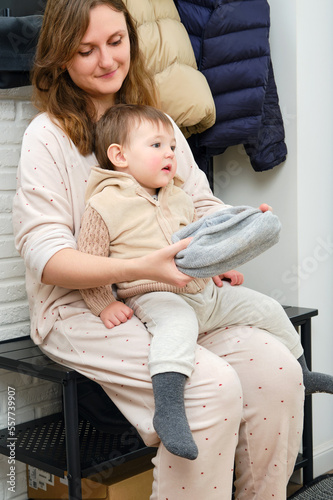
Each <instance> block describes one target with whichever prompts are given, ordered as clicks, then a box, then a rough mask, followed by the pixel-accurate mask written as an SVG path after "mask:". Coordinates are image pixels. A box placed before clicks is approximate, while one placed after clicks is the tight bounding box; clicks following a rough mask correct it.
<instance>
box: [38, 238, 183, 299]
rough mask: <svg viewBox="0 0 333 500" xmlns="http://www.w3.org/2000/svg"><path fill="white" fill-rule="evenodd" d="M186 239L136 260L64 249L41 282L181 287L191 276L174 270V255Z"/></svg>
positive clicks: (71, 285)
mask: <svg viewBox="0 0 333 500" xmlns="http://www.w3.org/2000/svg"><path fill="white" fill-rule="evenodd" d="M190 240H191V239H190V238H186V239H185V240H181V241H179V242H177V243H174V244H173V245H170V246H168V247H166V248H162V249H161V250H156V251H155V252H152V253H150V254H149V255H146V256H144V257H139V258H137V259H124V260H123V259H114V258H112V257H99V256H96V255H89V254H85V253H82V252H79V251H78V250H73V249H71V248H65V249H63V250H60V251H59V252H57V253H56V254H54V255H53V256H52V257H51V258H50V260H49V261H48V262H47V264H46V266H45V267H44V272H43V275H42V282H43V283H45V284H50V285H57V286H61V287H64V288H69V289H84V288H93V287H97V286H101V285H109V284H111V283H120V282H122V281H134V280H141V279H148V280H153V281H162V282H163V283H167V284H169V285H173V286H177V287H183V286H185V285H187V283H189V282H190V281H191V280H192V279H193V278H191V277H190V276H187V275H186V274H183V273H181V272H180V271H178V269H177V267H176V265H175V261H174V257H175V255H176V254H177V253H178V252H180V251H181V250H183V249H184V248H186V247H187V245H188V244H189V242H190Z"/></svg>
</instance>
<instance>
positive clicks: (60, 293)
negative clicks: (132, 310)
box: [14, 0, 303, 500]
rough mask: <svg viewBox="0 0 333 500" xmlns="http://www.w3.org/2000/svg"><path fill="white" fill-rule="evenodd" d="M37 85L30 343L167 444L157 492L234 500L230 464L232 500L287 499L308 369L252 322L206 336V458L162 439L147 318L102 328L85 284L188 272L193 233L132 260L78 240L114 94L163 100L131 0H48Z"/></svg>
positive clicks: (189, 390)
mask: <svg viewBox="0 0 333 500" xmlns="http://www.w3.org/2000/svg"><path fill="white" fill-rule="evenodd" d="M33 83H34V88H35V103H36V104H37V105H38V107H39V109H40V110H41V111H42V113H41V114H40V115H39V116H37V117H36V118H35V119H34V120H33V121H32V123H31V124H30V125H29V127H28V129H27V131H26V133H25V135H24V138H23V143H22V154H21V162H20V168H19V173H18V190H17V195H16V197H15V201H14V226H15V234H16V245H17V248H18V250H19V251H20V253H21V255H22V256H23V258H24V259H25V263H26V267H27V291H28V296H29V302H30V307H31V336H32V338H33V340H34V342H35V343H36V344H39V345H40V347H41V349H42V350H43V351H44V352H45V353H46V354H47V355H48V356H49V357H51V358H52V359H54V360H55V361H57V362H59V363H62V364H64V365H67V366H71V367H73V368H74V369H76V370H77V371H79V372H81V373H83V374H84V375H86V376H87V377H89V378H91V379H93V380H95V381H97V382H98V383H99V384H101V386H102V387H103V388H104V390H105V391H106V393H107V394H108V395H109V397H110V398H111V399H112V400H113V401H114V402H115V403H116V405H117V406H118V407H119V409H120V410H121V411H122V412H123V414H124V415H125V416H126V417H127V419H128V420H129V421H130V422H131V423H132V424H133V425H134V426H135V427H136V428H137V429H138V431H139V433H140V434H141V436H142V437H143V439H144V441H145V442H146V444H147V445H150V446H153V445H155V446H158V452H157V456H156V458H155V459H154V465H155V469H154V483H153V492H152V496H151V499H152V500H162V499H163V500H165V499H166V498H168V499H169V500H171V499H173V500H178V499H180V498H185V499H191V500H196V499H198V500H199V499H201V498H207V499H209V500H215V499H218V500H230V498H231V491H232V481H233V469H234V463H235V464H236V494H235V498H237V499H239V500H241V499H259V498H260V499H265V500H266V499H268V498H273V497H274V499H275V500H276V499H278V500H282V499H285V497H286V485H287V481H288V478H289V476H290V474H291V473H292V470H293V466H294V462H295V459H296V456H297V452H298V448H299V444H300V440H301V433H302V409H303V385H302V375H301V370H300V367H299V364H298V363H297V361H296V360H295V359H294V358H293V356H292V355H291V354H290V353H289V351H288V350H287V349H286V348H285V347H284V346H283V345H282V344H280V343H279V342H277V341H275V340H274V339H272V338H271V336H269V335H268V334H267V333H266V332H264V331H262V330H259V329H255V328H252V329H251V328H247V327H246V328H245V327H243V328H240V327H233V328H229V329H226V330H224V331H222V332H221V331H212V332H206V333H205V334H203V335H201V336H200V338H199V340H198V346H197V350H196V364H195V366H196V368H195V370H194V373H193V375H192V376H191V378H190V379H189V381H188V383H187V385H186V388H185V404H186V412H187V416H188V420H189V423H190V426H191V430H192V432H193V437H194V439H195V441H196V443H197V445H198V449H199V456H198V458H197V459H196V460H194V461H189V460H185V459H182V458H179V457H176V456H174V455H171V454H170V453H169V452H167V451H166V449H165V448H164V447H163V445H161V444H159V439H158V436H157V435H156V433H155V431H154V428H153V425H152V418H153V414H154V403H153V393H152V387H151V380H150V376H149V371H148V368H147V358H148V351H149V343H150V337H149V334H148V333H147V331H146V329H145V328H144V326H143V325H142V324H141V323H140V322H139V321H138V320H137V319H136V318H135V317H132V318H130V319H129V320H128V321H127V322H126V323H123V324H119V325H118V326H117V327H115V328H113V329H112V331H109V330H107V329H106V328H105V327H104V325H103V323H102V322H101V320H100V318H98V317H95V316H93V315H92V314H91V313H90V312H89V310H88V309H87V308H86V306H85V304H84V302H83V300H82V298H81V296H80V294H79V292H78V291H77V290H78V289H79V288H81V289H83V288H91V287H95V286H100V285H105V284H110V283H113V282H116V281H117V282H119V281H128V280H134V279H135V280H136V279H152V280H158V281H164V282H166V283H171V284H173V285H176V286H184V285H185V284H186V283H187V282H188V281H189V280H190V279H191V278H189V277H187V276H185V275H184V274H182V273H180V272H179V271H178V270H177V268H176V266H175V264H174V260H173V258H174V256H175V254H176V253H177V252H178V251H179V250H180V249H181V248H185V247H186V245H187V244H188V241H187V240H184V241H181V242H179V243H178V244H175V245H171V246H170V247H168V248H166V249H163V250H160V251H157V252H153V253H151V254H150V255H148V256H146V257H142V258H139V259H133V260H127V261H121V260H118V261H117V259H112V258H109V259H108V258H103V257H99V256H92V255H87V254H81V253H80V252H78V251H77V250H76V239H77V236H78V233H79V228H80V219H81V216H82V213H83V210H84V193H85V186H86V180H87V177H88V175H89V171H90V168H91V167H92V166H94V165H95V163H96V159H95V157H94V155H93V153H92V150H93V124H94V122H95V121H96V120H97V119H98V118H99V117H100V116H101V115H102V114H103V112H104V111H105V110H106V109H108V107H109V106H111V105H113V104H114V103H115V102H132V103H145V104H153V105H156V104H157V100H156V97H155V92H154V86H153V83H152V80H151V79H150V77H149V75H148V74H146V72H145V71H144V66H143V63H142V59H141V56H140V52H139V50H138V40H137V35H136V31H135V27H134V25H133V22H132V21H131V18H130V16H129V14H128V12H127V10H126V8H125V7H124V5H123V3H122V2H121V1H119V0H49V1H48V5H47V9H46V12H45V19H44V24H43V28H42V31H41V35H40V41H39V46H38V50H37V56H36V64H35V69H34V75H33ZM175 133H176V140H177V162H178V169H179V173H180V175H181V177H182V178H183V179H185V182H184V189H185V191H186V192H188V193H189V194H191V195H192V196H193V199H194V202H195V205H196V207H197V209H198V211H199V214H200V215H202V214H203V213H207V212H208V211H209V210H211V211H212V210H216V209H217V208H221V206H223V204H222V202H221V201H220V200H218V199H216V198H215V197H214V196H213V195H212V193H211V192H210V190H209V187H208V183H207V180H206V178H205V176H204V174H203V173H202V172H201V171H200V170H199V169H198V168H197V166H196V165H195V163H194V161H193V157H192V155H191V153H190V151H189V149H188V147H187V143H186V141H185V139H184V138H183V136H182V134H181V133H180V131H179V130H178V128H177V127H175ZM217 281H218V280H217ZM263 374H265V377H263Z"/></svg>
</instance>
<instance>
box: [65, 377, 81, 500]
mask: <svg viewBox="0 0 333 500" xmlns="http://www.w3.org/2000/svg"><path fill="white" fill-rule="evenodd" d="M63 400H64V415H65V433H66V452H67V474H68V476H67V477H68V498H69V500H82V491H81V465H80V442H79V426H78V422H79V419H78V408H77V386H76V380H69V381H67V382H66V383H65V384H64V385H63Z"/></svg>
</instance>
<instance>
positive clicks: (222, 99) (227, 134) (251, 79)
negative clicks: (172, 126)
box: [175, 0, 287, 171]
mask: <svg viewBox="0 0 333 500" xmlns="http://www.w3.org/2000/svg"><path fill="white" fill-rule="evenodd" d="M175 5H176V7H177V10H178V12H179V15H180V17H181V21H182V23H183V24H184V25H185V28H186V30H187V32H188V34H189V36H190V39H191V43H192V46H193V49H194V53H195V57H196V60H197V64H198V68H199V70H200V71H201V72H202V73H203V74H204V75H205V77H206V79H207V81H208V83H209V86H210V88H211V91H212V94H213V97H214V101H215V106H216V123H215V125H213V126H212V127H211V128H209V129H208V130H206V131H205V132H203V133H201V134H197V135H196V136H192V137H191V138H190V141H189V142H190V144H191V147H194V155H195V156H196V159H197V161H198V163H199V166H202V165H200V163H202V159H203V158H205V159H207V157H211V156H214V155H217V154H221V153H223V151H225V149H226V148H227V147H228V146H232V145H236V144H244V146H245V149H246V152H247V153H248V155H249V157H250V161H251V164H252V166H253V168H254V170H256V171H263V170H268V169H271V168H273V167H274V166H276V165H278V164H280V163H281V162H283V161H284V160H285V158H286V154H287V148H286V145H285V143H284V127H283V121H282V115H281V111H280V107H279V100H278V95H277V90H276V85H275V80H274V74H273V68H272V63H271V56H270V46H269V28H270V12H269V5H268V3H267V0H191V1H189V0H175ZM198 158H200V160H198ZM203 169H204V170H205V168H203Z"/></svg>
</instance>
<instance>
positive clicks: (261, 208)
mask: <svg viewBox="0 0 333 500" xmlns="http://www.w3.org/2000/svg"><path fill="white" fill-rule="evenodd" d="M259 210H261V211H262V212H267V211H268V210H269V211H270V212H273V209H272V207H270V206H269V205H267V203H262V204H261V205H260V207H259Z"/></svg>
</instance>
